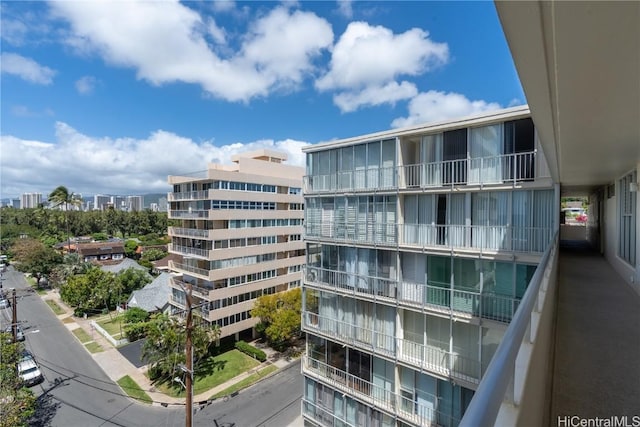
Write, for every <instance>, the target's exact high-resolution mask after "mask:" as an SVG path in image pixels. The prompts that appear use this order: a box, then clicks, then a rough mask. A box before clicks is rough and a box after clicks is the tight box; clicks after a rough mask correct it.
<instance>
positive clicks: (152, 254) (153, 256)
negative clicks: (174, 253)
mask: <svg viewBox="0 0 640 427" xmlns="http://www.w3.org/2000/svg"><path fill="white" fill-rule="evenodd" d="M166 256H167V253H166V252H165V251H163V250H160V249H149V250H146V251H144V253H143V254H142V259H144V260H147V261H157V260H159V259H162V258H164V257H166Z"/></svg>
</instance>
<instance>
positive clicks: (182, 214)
mask: <svg viewBox="0 0 640 427" xmlns="http://www.w3.org/2000/svg"><path fill="white" fill-rule="evenodd" d="M208 217H209V211H207V210H170V211H169V218H184V219H198V218H208Z"/></svg>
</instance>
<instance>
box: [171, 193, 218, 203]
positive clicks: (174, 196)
mask: <svg viewBox="0 0 640 427" xmlns="http://www.w3.org/2000/svg"><path fill="white" fill-rule="evenodd" d="M208 197H209V192H208V191H185V192H183V193H169V201H170V202H175V201H178V200H206V199H207V198H208Z"/></svg>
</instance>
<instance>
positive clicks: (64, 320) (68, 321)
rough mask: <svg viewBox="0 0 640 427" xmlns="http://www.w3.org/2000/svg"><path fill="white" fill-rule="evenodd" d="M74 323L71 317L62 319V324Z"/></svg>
mask: <svg viewBox="0 0 640 427" xmlns="http://www.w3.org/2000/svg"><path fill="white" fill-rule="evenodd" d="M73 322H75V320H74V319H73V317H71V316H69V317H65V318H64V319H62V323H73Z"/></svg>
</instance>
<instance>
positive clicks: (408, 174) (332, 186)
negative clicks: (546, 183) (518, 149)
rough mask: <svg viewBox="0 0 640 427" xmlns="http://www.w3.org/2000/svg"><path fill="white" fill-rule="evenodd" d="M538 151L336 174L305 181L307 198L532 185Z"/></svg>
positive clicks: (305, 178)
mask: <svg viewBox="0 0 640 427" xmlns="http://www.w3.org/2000/svg"><path fill="white" fill-rule="evenodd" d="M536 155H537V153H536V151H530V152H524V153H515V154H502V155H499V156H491V157H480V158H465V159H456V160H446V161H440V162H431V163H419V164H409V165H403V166H393V167H384V168H368V169H364V168H363V169H356V170H348V171H337V172H335V173H332V174H318V175H307V176H305V177H304V192H305V193H306V194H313V193H326V192H351V191H372V190H393V189H396V188H398V189H411V188H438V187H449V186H453V185H489V184H504V183H512V184H513V183H516V182H520V181H530V180H534V179H535V178H537V176H536Z"/></svg>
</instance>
